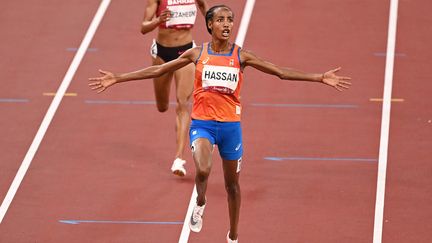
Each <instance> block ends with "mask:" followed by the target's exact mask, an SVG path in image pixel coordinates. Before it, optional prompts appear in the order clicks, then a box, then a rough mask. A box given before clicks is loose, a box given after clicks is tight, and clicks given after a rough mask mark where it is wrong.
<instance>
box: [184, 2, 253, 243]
mask: <svg viewBox="0 0 432 243" xmlns="http://www.w3.org/2000/svg"><path fill="white" fill-rule="evenodd" d="M254 5H255V0H247V1H246V5H245V8H244V10H243V15H242V19H241V22H240V27H239V31H238V33H237V38H236V41H235V43H236V44H237V45H239V46H243V43H244V40H245V37H246V32H247V28H248V26H249V21H250V18H251V16H252V12H253V7H254ZM196 197H197V192H196V186H194V188H193V191H192V195H191V199H190V201H189V206H188V210H187V213H186V217H185V220H184V222H183V228H182V231H181V234H180V238H179V241H178V242H179V243H187V242H188V240H189V234H190V229H189V219H190V217H191V215H192V210H193V207H194V205H195V200H196Z"/></svg>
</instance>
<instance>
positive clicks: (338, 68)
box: [329, 67, 342, 73]
mask: <svg viewBox="0 0 432 243" xmlns="http://www.w3.org/2000/svg"><path fill="white" fill-rule="evenodd" d="M341 69H342V67H337V68H335V69H333V70H330V71H329V72H331V73H336V72H339V70H341Z"/></svg>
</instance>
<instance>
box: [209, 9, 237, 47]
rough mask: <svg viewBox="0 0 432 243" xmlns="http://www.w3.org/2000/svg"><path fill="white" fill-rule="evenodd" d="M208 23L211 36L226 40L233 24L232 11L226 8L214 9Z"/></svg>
mask: <svg viewBox="0 0 432 243" xmlns="http://www.w3.org/2000/svg"><path fill="white" fill-rule="evenodd" d="M208 24H209V28H210V29H211V30H212V36H213V37H215V38H217V39H221V40H228V39H229V38H230V36H231V30H232V28H233V25H234V16H233V13H232V12H231V11H230V10H229V9H226V8H219V9H216V10H215V14H214V16H213V19H212V21H210V22H209V23H208Z"/></svg>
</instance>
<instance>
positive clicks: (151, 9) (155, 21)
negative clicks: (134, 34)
mask: <svg viewBox="0 0 432 243" xmlns="http://www.w3.org/2000/svg"><path fill="white" fill-rule="evenodd" d="M157 8H158V1H157V0H148V1H147V6H146V8H145V12H144V19H143V22H142V24H141V33H142V34H143V35H144V34H146V33H148V32H150V31H152V30H154V29H156V28H157V27H158V26H159V25H160V24H161V23H163V22H166V21H167V19H168V18H169V11H168V10H165V11H163V12H162V13H161V15H160V16H159V17H156V11H157Z"/></svg>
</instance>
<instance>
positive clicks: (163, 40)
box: [141, 0, 208, 176]
mask: <svg viewBox="0 0 432 243" xmlns="http://www.w3.org/2000/svg"><path fill="white" fill-rule="evenodd" d="M197 7H198V8H197ZM207 7H208V6H207V2H206V1H205V0H148V1H147V6H146V8H145V14H144V20H143V22H142V25H141V33H142V34H147V33H149V32H151V31H153V30H154V29H156V28H157V29H158V32H157V36H156V39H154V40H153V44H152V46H151V49H150V54H151V56H152V63H153V65H158V64H163V63H166V62H169V61H171V60H174V59H176V58H177V57H179V56H180V55H181V54H182V53H183V52H185V51H186V50H188V49H189V48H192V47H193V45H194V43H193V38H192V27H193V25H194V23H195V18H196V16H197V13H198V9H199V11H200V12H201V13H202V14H203V15H205V13H206V11H207ZM173 78H174V80H175V86H176V101H177V106H176V126H175V127H176V152H175V156H174V157H175V158H174V162H173V164H172V166H171V171H172V173H174V174H175V175H179V176H184V175H185V174H186V168H185V167H184V165H185V163H186V161H185V160H184V154H183V153H184V148H185V146H186V143H187V132H188V129H189V122H190V118H189V117H190V115H189V107H188V101H189V99H190V96H191V93H192V88H193V79H194V65H193V64H190V65H187V66H185V67H183V68H180V69H178V70H175V71H172V72H167V73H165V74H163V75H162V76H160V77H157V78H155V79H154V82H153V83H154V93H155V98H156V106H157V109H158V111H160V112H165V111H167V110H168V107H169V96H170V90H171V81H172V79H173Z"/></svg>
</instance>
